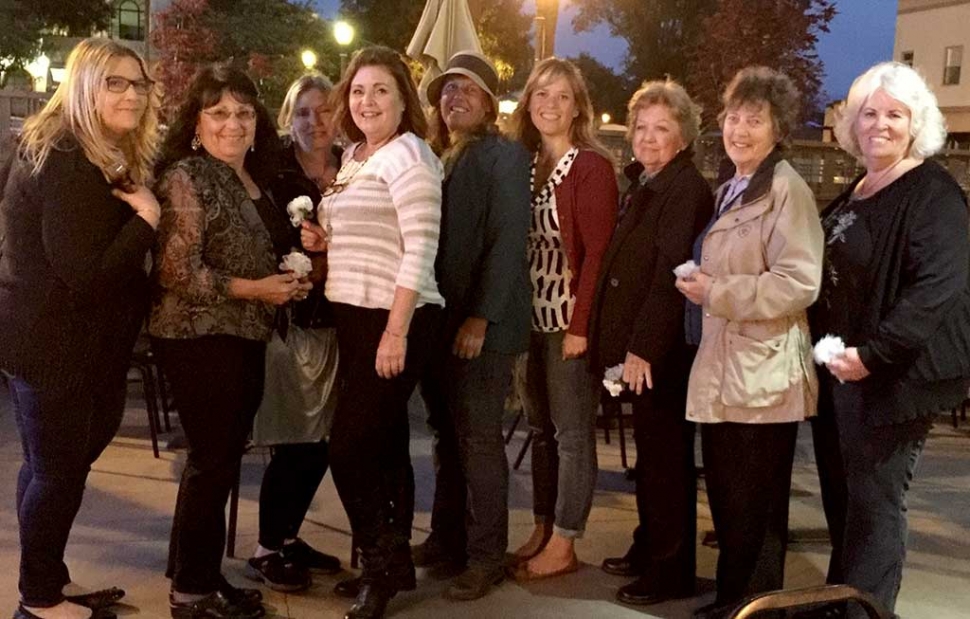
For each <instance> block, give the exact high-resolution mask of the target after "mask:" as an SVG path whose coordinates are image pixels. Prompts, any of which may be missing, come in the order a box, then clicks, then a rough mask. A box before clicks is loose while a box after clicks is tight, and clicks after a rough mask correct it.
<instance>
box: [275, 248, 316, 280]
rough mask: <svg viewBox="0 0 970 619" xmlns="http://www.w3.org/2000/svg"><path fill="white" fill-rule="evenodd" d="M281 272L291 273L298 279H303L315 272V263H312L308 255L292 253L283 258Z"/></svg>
mask: <svg viewBox="0 0 970 619" xmlns="http://www.w3.org/2000/svg"><path fill="white" fill-rule="evenodd" d="M280 270H281V271H289V272H291V273H293V275H296V277H297V279H303V278H304V277H306V276H307V275H309V274H310V271H312V270H313V263H312V262H310V257H309V256H307V255H306V254H304V253H302V252H298V251H291V252H290V253H288V254H286V255H285V256H283V262H281V263H280Z"/></svg>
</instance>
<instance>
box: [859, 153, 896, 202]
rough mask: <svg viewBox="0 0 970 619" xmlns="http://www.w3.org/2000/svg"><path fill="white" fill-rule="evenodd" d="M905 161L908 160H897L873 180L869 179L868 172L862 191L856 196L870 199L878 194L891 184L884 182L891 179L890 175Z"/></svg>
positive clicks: (863, 181)
mask: <svg viewBox="0 0 970 619" xmlns="http://www.w3.org/2000/svg"><path fill="white" fill-rule="evenodd" d="M905 160H906V157H902V158H900V159H897V160H896V161H895V162H893V163H892V165H889V166H886V169H885V170H883V171H882V172H880V173H879V174H878V175H877V176H875V177H874V178H872V179H870V178H869V173H868V172H867V173H866V175H865V177H864V178H863V179H862V189H861V190H859V189H857V190H856V195H857V196H859V197H860V198H863V199H864V198H868V197H870V196H871V195H873V194H874V193H876V192H877V191H879V190H880V189H882V188H883V187H885V186H886V185H888V184H889V183H888V182H886V183H884V182H883V181H884V180H885V179H886V178H888V177H889V175H890V173H891V172H892V171H893V170H895V169H896V166H898V165H899V164H901V163H902V162H903V161H905Z"/></svg>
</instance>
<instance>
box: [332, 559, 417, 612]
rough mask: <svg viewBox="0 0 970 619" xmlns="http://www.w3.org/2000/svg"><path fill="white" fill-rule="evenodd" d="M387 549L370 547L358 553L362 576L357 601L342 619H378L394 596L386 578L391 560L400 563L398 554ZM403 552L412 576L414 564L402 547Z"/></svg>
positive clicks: (392, 586) (388, 577)
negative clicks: (393, 559) (395, 559)
mask: <svg viewBox="0 0 970 619" xmlns="http://www.w3.org/2000/svg"><path fill="white" fill-rule="evenodd" d="M386 548H387V547H386V546H384V547H380V546H376V547H372V548H361V549H360V563H361V567H362V568H363V572H362V573H361V576H360V591H359V592H358V593H357V600H356V601H355V602H354V605H353V606H351V607H350V610H348V611H347V614H346V615H344V619H381V617H383V616H384V611H385V610H386V609H387V603H388V602H390V601H391V598H393V597H394V595H395V594H396V593H397V588H396V587H395V586H394V584H393V583H392V581H391V578H390V576H389V567H390V564H391V557H392V556H393V557H395V558H397V559H398V561H401V558H403V557H400V555H402V550H401V549H397V552H391V551H389V550H387V549H386ZM403 552H404V553H406V554H407V563H408V564H409V565H410V566H411V567H410V569H411V571H412V573H413V570H414V564H413V563H411V549H410V548H409V547H408V546H407V545H404V547H403Z"/></svg>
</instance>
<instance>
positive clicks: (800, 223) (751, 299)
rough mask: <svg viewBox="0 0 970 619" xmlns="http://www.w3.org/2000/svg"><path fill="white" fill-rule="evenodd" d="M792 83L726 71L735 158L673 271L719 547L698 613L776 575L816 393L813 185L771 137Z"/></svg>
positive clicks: (776, 134)
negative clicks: (690, 268)
mask: <svg viewBox="0 0 970 619" xmlns="http://www.w3.org/2000/svg"><path fill="white" fill-rule="evenodd" d="M798 96H799V95H798V91H797V90H796V89H795V87H794V85H793V84H792V83H791V80H790V79H789V78H788V77H787V76H785V75H784V74H782V73H779V72H777V71H774V70H772V69H769V68H767V67H748V68H746V69H742V70H741V71H739V72H738V73H737V75H735V76H734V79H732V80H731V82H730V84H728V87H727V89H726V90H725V92H724V111H723V112H722V113H721V114H720V117H719V118H720V121H721V129H722V131H723V140H724V149H725V151H726V152H727V155H728V158H730V160H731V163H732V164H733V166H731V169H730V170H728V172H729V173H730V175H729V176H727V177H726V178H722V179H721V180H722V184H721V186H720V187H719V188H718V190H717V193H716V199H715V206H716V209H715V210H716V213H715V216H714V218H713V219H712V220H711V222H710V223H709V224H708V226H707V228H706V229H705V230H704V231H703V232H702V233H701V234H700V236H698V238H697V240H696V241H695V243H694V252H693V260H694V262H695V263H696V265H697V266H698V268H697V269H696V270H695V271H694V272H693V273H692V274H690V275H685V276H683V277H679V278H678V280H677V288H678V289H680V291H681V292H682V293H683V294H684V296H686V297H687V299H688V300H689V301H690V304H689V305H688V306H687V314H686V327H687V339H688V342H692V343H695V344H698V345H699V348H698V351H697V356H696V357H695V359H694V364H693V367H692V369H691V373H690V383H689V386H688V392H687V419H688V420H689V421H694V422H697V423H699V424H701V441H702V447H703V456H704V471H705V473H706V482H707V496H708V500H709V502H710V506H711V518H712V519H713V521H714V530H715V532H716V533H717V541H718V550H719V554H718V560H717V598H716V599H715V601H714V603H713V604H712V605H710V606H708V607H706V608H704V609H701V610H699V611H698V616H699V617H711V618H713V617H723V616H726V615H727V614H728V613H729V612H730V611H731V609H732V608H733V607H734V606H735V605H736V604H738V603H739V602H740V601H741V600H742V599H744V598H745V597H747V596H749V595H753V594H756V593H761V592H764V591H771V590H774V589H780V588H782V585H783V584H784V568H785V546H786V543H787V537H788V495H789V493H790V490H791V471H792V464H793V461H794V457H795V439H796V436H797V434H798V423H799V422H800V421H802V420H804V419H806V418H808V417H812V416H814V415H815V403H816V396H817V393H818V384H817V379H816V376H815V369H814V366H813V364H812V346H811V340H810V337H809V332H808V318H807V315H806V309H807V308H808V306H809V305H811V304H812V302H814V301H815V298H816V296H817V295H818V289H819V284H820V280H821V271H822V229H821V226H820V224H819V219H818V212H817V210H816V208H815V198H814V196H813V195H812V192H811V190H810V189H809V188H808V185H806V184H805V181H804V180H802V178H801V177H800V176H799V175H798V173H797V172H795V170H794V169H793V168H792V167H791V165H790V164H789V163H788V162H787V161H786V160H785V158H784V152H783V151H782V148H781V147H782V143H783V142H784V141H785V140H786V139H787V138H788V136H789V135H790V132H791V130H792V128H793V127H794V122H795V119H796V118H797V113H798V105H797V102H798Z"/></svg>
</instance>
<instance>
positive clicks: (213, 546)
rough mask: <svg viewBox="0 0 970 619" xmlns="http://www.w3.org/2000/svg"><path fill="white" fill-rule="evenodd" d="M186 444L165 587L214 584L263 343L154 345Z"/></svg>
mask: <svg viewBox="0 0 970 619" xmlns="http://www.w3.org/2000/svg"><path fill="white" fill-rule="evenodd" d="M154 345H155V350H156V351H157V352H158V354H159V357H160V359H161V362H162V365H163V367H164V369H165V375H166V376H167V377H168V379H169V381H170V382H171V384H172V395H173V396H174V398H175V400H176V401H177V402H178V406H179V421H180V422H181V424H182V430H183V431H184V432H185V440H186V443H187V444H188V457H187V458H186V462H185V469H184V470H183V471H182V481H181V483H180V484H179V491H178V499H177V500H176V503H175V518H174V521H173V523H172V537H171V540H170V543H169V550H168V570H167V571H166V575H167V576H168V577H169V578H171V579H172V588H173V589H174V590H175V591H178V592H180V593H194V594H208V593H211V592H212V591H215V590H217V589H218V588H219V587H220V585H221V583H222V573H221V568H222V553H223V550H224V549H225V544H226V502H227V501H228V500H229V493H230V491H231V490H232V485H233V482H234V481H235V476H236V474H237V471H238V467H239V463H240V459H241V458H242V455H243V452H244V450H245V447H246V441H247V439H248V437H249V433H250V432H251V431H252V427H253V418H254V417H255V416H256V409H257V408H259V402H260V400H261V399H262V395H263V372H264V364H265V355H266V345H265V344H264V343H263V342H258V341H254V340H247V339H243V338H239V337H234V336H229V335H207V336H203V337H200V338H195V339H186V340H175V339H157V340H155V341H154Z"/></svg>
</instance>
